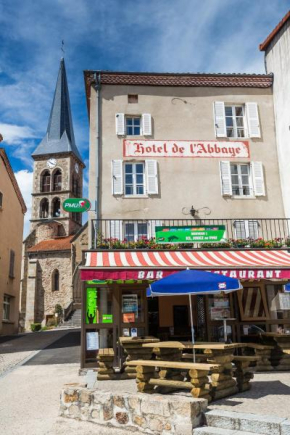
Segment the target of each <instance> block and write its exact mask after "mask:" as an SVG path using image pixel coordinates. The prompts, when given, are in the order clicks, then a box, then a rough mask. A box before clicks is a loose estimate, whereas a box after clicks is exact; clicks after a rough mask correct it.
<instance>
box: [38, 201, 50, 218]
mask: <svg viewBox="0 0 290 435" xmlns="http://www.w3.org/2000/svg"><path fill="white" fill-rule="evenodd" d="M39 217H40V218H41V219H47V218H48V199H47V198H43V199H42V200H41V201H40V206H39Z"/></svg>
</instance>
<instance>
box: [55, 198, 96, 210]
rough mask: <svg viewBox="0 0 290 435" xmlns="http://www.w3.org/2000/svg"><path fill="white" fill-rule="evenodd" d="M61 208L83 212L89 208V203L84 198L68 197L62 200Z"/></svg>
mask: <svg viewBox="0 0 290 435" xmlns="http://www.w3.org/2000/svg"><path fill="white" fill-rule="evenodd" d="M62 208H63V209H64V211H68V212H72V213H83V212H85V211H89V210H90V209H91V203H90V201H89V200H88V199H85V198H68V199H66V200H65V201H63V203H62Z"/></svg>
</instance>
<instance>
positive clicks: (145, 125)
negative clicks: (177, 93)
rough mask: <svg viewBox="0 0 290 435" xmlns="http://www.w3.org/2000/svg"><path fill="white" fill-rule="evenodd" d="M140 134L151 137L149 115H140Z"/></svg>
mask: <svg viewBox="0 0 290 435" xmlns="http://www.w3.org/2000/svg"><path fill="white" fill-rule="evenodd" d="M142 134H143V136H151V135H152V120H151V115H150V113H143V115H142Z"/></svg>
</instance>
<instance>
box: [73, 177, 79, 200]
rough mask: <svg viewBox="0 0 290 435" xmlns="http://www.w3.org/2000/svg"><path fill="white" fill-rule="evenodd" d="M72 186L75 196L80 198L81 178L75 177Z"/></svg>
mask: <svg viewBox="0 0 290 435" xmlns="http://www.w3.org/2000/svg"><path fill="white" fill-rule="evenodd" d="M72 184H73V185H72V191H73V194H74V195H75V196H76V197H79V196H80V182H79V177H78V176H77V175H74V176H73V183H72Z"/></svg>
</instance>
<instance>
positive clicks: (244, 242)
mask: <svg viewBox="0 0 290 435" xmlns="http://www.w3.org/2000/svg"><path fill="white" fill-rule="evenodd" d="M231 243H232V245H233V247H234V248H245V247H249V246H250V243H251V240H250V239H231Z"/></svg>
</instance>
